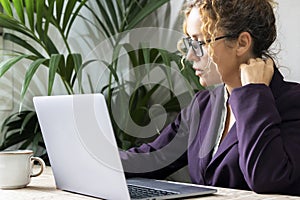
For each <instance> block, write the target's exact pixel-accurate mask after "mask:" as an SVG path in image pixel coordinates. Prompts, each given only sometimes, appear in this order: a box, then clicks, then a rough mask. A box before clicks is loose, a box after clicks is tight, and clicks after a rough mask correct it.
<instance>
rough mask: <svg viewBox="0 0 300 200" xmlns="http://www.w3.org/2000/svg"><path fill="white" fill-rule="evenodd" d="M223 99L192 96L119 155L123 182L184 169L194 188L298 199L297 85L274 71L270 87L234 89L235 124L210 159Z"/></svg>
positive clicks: (216, 93)
mask: <svg viewBox="0 0 300 200" xmlns="http://www.w3.org/2000/svg"><path fill="white" fill-rule="evenodd" d="M223 93H224V88H223V87H222V86H220V87H217V88H215V89H213V90H210V91H209V90H205V91H200V92H198V93H197V94H196V95H195V97H194V99H193V100H192V102H191V104H190V105H189V106H188V107H187V108H186V109H183V110H182V111H181V112H180V113H179V115H178V116H177V118H176V120H175V121H174V122H173V123H171V124H170V125H168V126H167V127H166V128H165V129H164V130H163V131H162V132H161V134H160V135H159V137H158V138H157V139H156V140H155V141H153V142H152V143H148V144H143V145H142V146H140V147H137V148H132V149H130V150H128V151H124V152H120V155H121V158H122V163H123V166H124V170H125V172H126V176H127V177H133V176H142V177H149V178H165V177H167V176H168V175H170V174H171V173H173V172H174V171H176V170H178V169H180V168H182V167H183V166H186V165H188V169H189V174H190V177H191V180H192V182H193V183H196V184H204V185H212V186H219V187H228V188H238V189H248V190H253V191H255V192H258V193H280V194H289V195H300V85H299V84H296V83H291V82H285V81H284V80H283V77H282V75H281V74H280V73H279V71H278V70H277V69H275V73H274V75H273V78H272V81H271V83H270V87H267V86H266V85H263V84H249V85H246V86H243V87H240V88H236V89H234V90H233V91H232V94H231V95H230V97H229V104H230V105H231V107H232V111H233V113H234V115H235V118H236V122H235V124H234V125H233V127H232V128H231V129H230V130H229V132H228V134H227V136H226V137H225V138H224V140H223V141H222V143H221V144H220V146H219V148H218V150H217V152H216V154H215V155H214V156H212V152H213V148H214V146H215V145H216V137H217V131H218V128H219V124H220V122H221V117H220V116H221V110H222V109H221V107H222V105H224V94H223Z"/></svg>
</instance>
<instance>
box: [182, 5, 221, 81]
mask: <svg viewBox="0 0 300 200" xmlns="http://www.w3.org/2000/svg"><path fill="white" fill-rule="evenodd" d="M201 25H202V23H201V18H200V14H199V11H198V9H197V8H193V9H192V10H191V12H190V14H189V16H188V18H187V20H186V30H187V34H188V35H189V36H190V37H191V38H192V39H193V40H198V41H200V40H201V41H202V40H203V39H204V38H203V35H202V34H201V32H200V27H201ZM203 50H204V55H203V56H202V57H199V56H197V55H196V54H195V53H194V51H193V50H192V48H190V49H189V51H188V53H187V59H188V60H189V61H192V62H193V69H194V70H195V74H196V76H198V77H199V81H200V84H201V85H202V86H204V87H207V86H212V85H215V84H219V83H222V81H221V78H220V75H219V72H218V70H217V67H216V65H215V64H214V62H212V59H211V58H210V57H209V56H208V54H207V52H206V51H207V49H206V47H204V46H203Z"/></svg>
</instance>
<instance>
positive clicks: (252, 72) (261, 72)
mask: <svg viewBox="0 0 300 200" xmlns="http://www.w3.org/2000/svg"><path fill="white" fill-rule="evenodd" d="M273 65H274V63H273V61H272V59H271V58H268V59H267V60H263V59H261V58H256V59H254V58H251V59H250V60H249V61H248V64H241V66H240V71H241V82H242V86H244V85H247V84H250V83H254V84H266V85H267V86H269V84H270V82H271V80H272V76H273V74H274V67H273Z"/></svg>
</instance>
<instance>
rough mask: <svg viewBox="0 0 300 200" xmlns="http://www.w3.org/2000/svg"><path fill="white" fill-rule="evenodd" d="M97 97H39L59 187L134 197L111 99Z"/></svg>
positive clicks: (38, 107) (40, 115)
mask: <svg viewBox="0 0 300 200" xmlns="http://www.w3.org/2000/svg"><path fill="white" fill-rule="evenodd" d="M91 95H92V94H91ZM92 96H93V98H92V97H91V96H90V95H74V96H71V95H67V96H49V97H35V98H34V105H35V108H36V112H37V115H38V119H39V123H40V125H41V129H42V133H43V138H44V141H45V144H46V148H47V152H48V155H49V159H50V163H51V166H52V170H53V174H54V176H55V181H56V185H57V188H59V189H62V190H67V191H71V192H75V193H81V194H86V195H90V196H95V197H100V198H105V199H130V198H129V194H128V190H127V186H126V180H125V176H124V172H123V169H122V164H121V160H120V158H119V153H118V148H117V145H116V141H115V138H114V134H113V130H112V126H111V122H110V120H109V115H108V110H107V108H106V106H103V105H106V104H105V99H104V97H103V96H102V95H100V94H99V95H95V94H94V95H92ZM49 98H51V100H50V101H49ZM91 105H93V106H91ZM97 113H98V114H97ZM99 113H101V114H99ZM103 152H105V153H103ZM116 188H118V189H117V190H116Z"/></svg>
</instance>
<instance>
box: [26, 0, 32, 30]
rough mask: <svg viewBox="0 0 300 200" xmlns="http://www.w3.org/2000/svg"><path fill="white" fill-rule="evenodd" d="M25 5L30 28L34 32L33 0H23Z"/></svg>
mask: <svg viewBox="0 0 300 200" xmlns="http://www.w3.org/2000/svg"><path fill="white" fill-rule="evenodd" d="M25 7H26V14H27V18H28V22H29V25H30V29H31V31H33V32H34V1H32V0H25Z"/></svg>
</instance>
